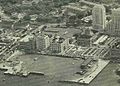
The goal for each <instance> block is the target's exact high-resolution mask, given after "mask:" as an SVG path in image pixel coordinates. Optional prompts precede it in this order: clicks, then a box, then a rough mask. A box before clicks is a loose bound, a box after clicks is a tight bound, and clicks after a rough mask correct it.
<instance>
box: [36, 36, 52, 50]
mask: <svg viewBox="0 0 120 86" xmlns="http://www.w3.org/2000/svg"><path fill="white" fill-rule="evenodd" d="M49 46H50V38H49V37H48V36H46V35H38V36H37V37H36V49H37V50H39V51H42V50H44V49H47V48H48V47H49Z"/></svg>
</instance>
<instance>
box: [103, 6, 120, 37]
mask: <svg viewBox="0 0 120 86" xmlns="http://www.w3.org/2000/svg"><path fill="white" fill-rule="evenodd" d="M105 33H107V34H109V35H111V36H116V37H117V36H120V8H117V9H113V10H112V20H111V21H110V22H109V23H108V24H107V26H106V30H105Z"/></svg>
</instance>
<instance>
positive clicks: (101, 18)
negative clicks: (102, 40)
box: [92, 5, 106, 31]
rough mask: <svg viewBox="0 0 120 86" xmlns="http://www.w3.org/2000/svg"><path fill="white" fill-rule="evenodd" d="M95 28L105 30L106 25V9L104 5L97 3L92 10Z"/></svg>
mask: <svg viewBox="0 0 120 86" xmlns="http://www.w3.org/2000/svg"><path fill="white" fill-rule="evenodd" d="M92 17H93V28H94V29H96V30H98V31H99V30H104V28H105V26H106V10H105V7H104V6H103V5H96V6H94V8H93V11H92Z"/></svg>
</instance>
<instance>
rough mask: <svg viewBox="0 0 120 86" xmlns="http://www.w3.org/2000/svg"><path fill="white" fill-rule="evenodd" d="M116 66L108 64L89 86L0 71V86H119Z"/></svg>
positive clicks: (48, 77)
mask: <svg viewBox="0 0 120 86" xmlns="http://www.w3.org/2000/svg"><path fill="white" fill-rule="evenodd" d="M117 65H118V64H115V63H110V64H109V65H108V66H107V67H106V68H105V69H104V70H103V71H102V72H101V73H100V74H99V75H98V76H97V77H96V78H95V79H94V80H93V81H92V82H91V83H90V84H89V85H81V84H77V83H67V82H58V81H57V79H56V78H55V77H54V76H43V75H30V76H28V77H20V76H10V75H4V74H3V72H4V71H0V86H119V85H120V84H119V83H118V79H119V78H118V77H117V76H116V75H115V73H114V71H115V69H116V68H117Z"/></svg>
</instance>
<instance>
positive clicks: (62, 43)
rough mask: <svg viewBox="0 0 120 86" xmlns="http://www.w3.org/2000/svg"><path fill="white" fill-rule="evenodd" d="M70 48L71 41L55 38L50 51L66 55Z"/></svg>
mask: <svg viewBox="0 0 120 86" xmlns="http://www.w3.org/2000/svg"><path fill="white" fill-rule="evenodd" d="M68 47H69V39H64V38H54V39H53V40H52V42H51V44H50V51H51V52H52V53H64V51H65V50H66V49H68Z"/></svg>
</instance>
